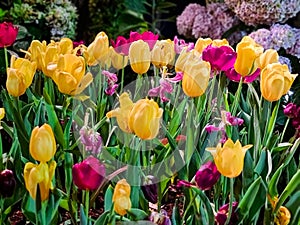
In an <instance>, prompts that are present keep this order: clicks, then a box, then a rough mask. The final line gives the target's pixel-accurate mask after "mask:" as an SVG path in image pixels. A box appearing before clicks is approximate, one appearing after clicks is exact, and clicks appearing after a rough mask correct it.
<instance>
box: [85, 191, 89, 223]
mask: <svg viewBox="0 0 300 225" xmlns="http://www.w3.org/2000/svg"><path fill="white" fill-rule="evenodd" d="M89 203H90V191H89V190H86V191H85V214H86V220H87V221H86V222H87V224H88V222H89V209H90V204H89Z"/></svg>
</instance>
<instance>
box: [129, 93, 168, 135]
mask: <svg viewBox="0 0 300 225" xmlns="http://www.w3.org/2000/svg"><path fill="white" fill-rule="evenodd" d="M162 114H163V109H161V108H159V107H158V104H157V103H156V102H155V101H153V99H151V100H149V99H140V100H139V101H137V102H136V103H135V104H134V106H133V108H132V110H131V111H130V114H129V127H130V130H132V131H133V132H134V133H135V134H136V135H137V136H138V137H139V138H141V139H143V140H151V139H153V138H155V137H156V135H157V134H158V131H159V123H160V118H161V117H162Z"/></svg>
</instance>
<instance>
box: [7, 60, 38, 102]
mask: <svg viewBox="0 0 300 225" xmlns="http://www.w3.org/2000/svg"><path fill="white" fill-rule="evenodd" d="M35 71H36V63H35V62H30V61H29V60H27V59H24V58H17V59H16V57H15V56H12V57H11V63H10V67H9V68H7V80H6V89H7V91H8V93H9V94H11V95H12V96H14V97H19V96H20V95H23V94H24V93H25V91H26V89H27V88H28V87H29V86H30V85H31V83H32V80H33V77H34V74H35Z"/></svg>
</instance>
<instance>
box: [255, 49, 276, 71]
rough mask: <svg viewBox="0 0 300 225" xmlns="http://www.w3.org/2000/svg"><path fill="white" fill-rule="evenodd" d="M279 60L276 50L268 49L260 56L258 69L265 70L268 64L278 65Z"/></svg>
mask: <svg viewBox="0 0 300 225" xmlns="http://www.w3.org/2000/svg"><path fill="white" fill-rule="evenodd" d="M278 59H279V56H278V53H277V51H276V50H274V49H268V50H266V51H265V52H264V53H262V54H261V55H260V56H259V59H258V68H260V69H261V70H262V69H264V68H265V67H266V66H267V65H268V64H271V63H277V62H278Z"/></svg>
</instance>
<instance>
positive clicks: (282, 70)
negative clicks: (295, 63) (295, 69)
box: [260, 63, 297, 102]
mask: <svg viewBox="0 0 300 225" xmlns="http://www.w3.org/2000/svg"><path fill="white" fill-rule="evenodd" d="M296 76H297V74H291V73H290V71H289V69H288V66H287V65H286V64H284V65H282V64H280V63H272V64H268V65H267V66H266V67H265V68H264V69H263V70H262V71H261V76H260V90H261V93H262V96H263V97H264V98H265V99H266V100H268V101H270V102H272V101H277V100H279V99H280V98H281V97H282V96H283V95H285V94H286V93H287V92H288V91H289V89H290V88H291V86H292V84H293V82H294V80H295V78H296Z"/></svg>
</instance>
